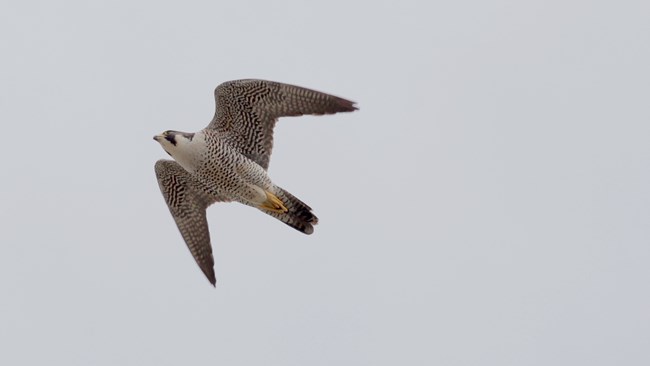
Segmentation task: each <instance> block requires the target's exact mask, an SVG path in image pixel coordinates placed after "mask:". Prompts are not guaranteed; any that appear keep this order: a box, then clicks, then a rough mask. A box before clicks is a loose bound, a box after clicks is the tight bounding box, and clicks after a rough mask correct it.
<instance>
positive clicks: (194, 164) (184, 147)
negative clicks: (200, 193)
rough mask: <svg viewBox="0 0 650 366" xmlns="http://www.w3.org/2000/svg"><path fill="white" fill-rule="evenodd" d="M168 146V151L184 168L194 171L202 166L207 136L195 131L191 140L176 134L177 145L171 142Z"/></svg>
mask: <svg viewBox="0 0 650 366" xmlns="http://www.w3.org/2000/svg"><path fill="white" fill-rule="evenodd" d="M166 147H167V149H166V150H167V152H169V154H171V156H172V158H174V160H176V162H177V163H178V164H180V165H181V166H182V167H183V169H185V170H187V171H188V172H190V173H193V172H194V171H196V169H197V168H198V167H199V166H200V163H201V160H202V154H203V152H205V136H204V135H203V133H202V132H197V133H195V134H194V136H193V137H192V139H191V140H190V139H189V138H186V137H184V136H176V145H172V144H171V143H170V144H168V145H167V146H166Z"/></svg>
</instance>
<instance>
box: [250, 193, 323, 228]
mask: <svg viewBox="0 0 650 366" xmlns="http://www.w3.org/2000/svg"><path fill="white" fill-rule="evenodd" d="M274 193H275V195H276V196H277V198H279V199H280V201H282V203H283V204H284V206H285V207H286V208H287V212H278V211H269V210H262V212H264V213H266V214H268V215H271V216H273V217H275V218H276V219H278V220H280V221H282V222H284V223H285V224H287V225H289V226H291V227H292V228H294V229H296V230H298V231H300V232H302V233H305V234H307V235H309V234H311V233H313V232H314V225H316V224H318V217H316V216H315V215H314V214H313V213H312V212H311V207H309V206H307V205H306V204H305V203H304V202H302V201H301V200H299V199H297V198H296V197H294V196H293V195H292V194H291V193H289V192H287V191H285V190H284V189H282V188H280V187H275V192H274Z"/></svg>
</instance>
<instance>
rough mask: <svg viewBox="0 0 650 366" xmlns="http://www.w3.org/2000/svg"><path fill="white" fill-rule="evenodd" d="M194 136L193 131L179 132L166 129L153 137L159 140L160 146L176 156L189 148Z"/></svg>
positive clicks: (172, 155)
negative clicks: (180, 151)
mask: <svg viewBox="0 0 650 366" xmlns="http://www.w3.org/2000/svg"><path fill="white" fill-rule="evenodd" d="M193 138H194V134H193V133H187V132H178V131H165V132H163V133H161V134H160V135H156V136H154V137H153V139H154V140H156V141H158V143H159V144H160V146H162V148H163V149H164V150H165V152H167V154H169V155H170V156H171V157H174V158H175V155H177V153H178V152H179V150H182V149H183V148H187V147H188V146H189V145H190V144H191V143H192V139H193Z"/></svg>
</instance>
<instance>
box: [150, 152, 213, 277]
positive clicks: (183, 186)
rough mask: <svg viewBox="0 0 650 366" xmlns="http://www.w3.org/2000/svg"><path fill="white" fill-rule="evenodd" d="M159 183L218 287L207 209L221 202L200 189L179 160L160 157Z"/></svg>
mask: <svg viewBox="0 0 650 366" xmlns="http://www.w3.org/2000/svg"><path fill="white" fill-rule="evenodd" d="M155 170H156V177H157V178H158V185H159V186H160V191H161V192H162V195H163V197H165V202H167V207H169V211H170V212H171V214H172V216H173V217H174V221H176V226H178V230H180V232H181V235H182V236H183V239H184V240H185V243H186V244H187V247H188V248H189V249H190V252H191V253H192V256H194V259H195V260H196V263H197V264H198V265H199V267H200V268H201V271H203V273H204V274H205V276H206V277H207V278H208V280H209V281H210V283H211V284H212V285H213V286H214V285H215V284H216V282H217V280H216V277H215V275H214V258H213V257H212V246H211V245H210V232H209V231H208V221H207V219H206V216H205V210H206V208H208V206H210V205H211V204H213V203H214V202H217V201H219V200H218V199H214V198H213V197H210V196H208V195H206V194H205V193H203V192H202V191H201V190H199V189H198V183H197V182H196V181H195V180H194V178H192V176H191V175H190V174H189V173H188V172H187V171H186V170H185V169H183V168H182V167H181V166H180V165H179V164H178V163H176V162H174V161H171V160H158V161H157V162H156V165H155Z"/></svg>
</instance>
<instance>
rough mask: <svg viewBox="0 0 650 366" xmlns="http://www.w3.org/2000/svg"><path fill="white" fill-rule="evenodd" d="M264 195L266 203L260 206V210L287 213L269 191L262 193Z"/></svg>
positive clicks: (280, 202)
mask: <svg viewBox="0 0 650 366" xmlns="http://www.w3.org/2000/svg"><path fill="white" fill-rule="evenodd" d="M264 193H266V201H264V202H263V203H262V204H261V205H260V208H263V209H265V210H269V211H273V212H282V213H284V212H287V211H289V210H288V209H287V208H286V207H285V206H284V204H283V203H282V201H280V199H279V198H278V197H277V196H276V195H274V194H273V193H271V192H269V191H264Z"/></svg>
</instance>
